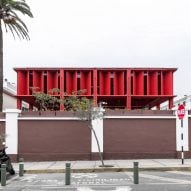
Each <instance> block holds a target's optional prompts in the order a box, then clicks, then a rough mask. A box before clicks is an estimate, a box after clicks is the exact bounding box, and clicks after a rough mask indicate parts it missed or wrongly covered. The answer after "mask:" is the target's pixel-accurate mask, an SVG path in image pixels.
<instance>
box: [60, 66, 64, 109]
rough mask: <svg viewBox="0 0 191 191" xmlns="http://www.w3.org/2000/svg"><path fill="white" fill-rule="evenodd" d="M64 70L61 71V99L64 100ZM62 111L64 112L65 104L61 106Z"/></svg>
mask: <svg viewBox="0 0 191 191" xmlns="http://www.w3.org/2000/svg"><path fill="white" fill-rule="evenodd" d="M64 93H65V92H64V69H60V99H64ZM60 110H64V104H60Z"/></svg>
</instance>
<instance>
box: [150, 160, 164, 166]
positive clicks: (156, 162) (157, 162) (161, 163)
mask: <svg viewBox="0 0 191 191" xmlns="http://www.w3.org/2000/svg"><path fill="white" fill-rule="evenodd" d="M152 161H154V162H156V163H158V164H160V165H162V166H163V167H165V166H166V165H165V164H164V163H162V162H159V161H157V160H155V159H152Z"/></svg>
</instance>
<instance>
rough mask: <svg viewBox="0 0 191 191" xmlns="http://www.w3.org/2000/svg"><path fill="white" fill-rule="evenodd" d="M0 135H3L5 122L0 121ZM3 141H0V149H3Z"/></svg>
mask: <svg viewBox="0 0 191 191" xmlns="http://www.w3.org/2000/svg"><path fill="white" fill-rule="evenodd" d="M0 135H1V136H3V135H5V122H4V121H0ZM2 142H3V140H2V139H1V140H0V149H1V148H2V147H3V145H2Z"/></svg>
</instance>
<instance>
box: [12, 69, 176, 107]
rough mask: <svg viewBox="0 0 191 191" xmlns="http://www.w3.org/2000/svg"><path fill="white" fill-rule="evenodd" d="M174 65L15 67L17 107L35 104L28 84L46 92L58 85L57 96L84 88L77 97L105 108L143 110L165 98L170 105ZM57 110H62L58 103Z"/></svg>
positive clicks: (158, 103)
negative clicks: (138, 66)
mask: <svg viewBox="0 0 191 191" xmlns="http://www.w3.org/2000/svg"><path fill="white" fill-rule="evenodd" d="M176 70H177V69H176V68H15V71H16V72H17V107H18V109H21V103H22V101H25V102H27V103H29V105H30V108H32V107H33V106H34V105H35V102H34V97H33V95H32V90H31V87H38V88H39V91H42V92H44V93H48V92H49V90H50V89H53V88H58V89H60V93H59V94H57V95H56V96H58V97H60V98H64V97H65V93H66V94H67V96H69V95H71V94H72V92H73V91H77V90H82V89H86V92H84V93H83V94H82V95H81V96H86V97H87V98H91V99H93V101H94V103H95V105H97V104H98V103H99V102H103V101H104V102H107V107H108V108H126V109H143V108H148V109H150V108H152V107H154V106H156V107H157V108H160V104H161V103H163V102H165V101H169V108H172V107H173V97H175V96H174V95H173V74H174V72H175V71H176ZM60 109H61V110H62V109H64V108H63V106H60Z"/></svg>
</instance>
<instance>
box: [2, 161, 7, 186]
mask: <svg viewBox="0 0 191 191" xmlns="http://www.w3.org/2000/svg"><path fill="white" fill-rule="evenodd" d="M6 179H7V171H6V164H1V186H6Z"/></svg>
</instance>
